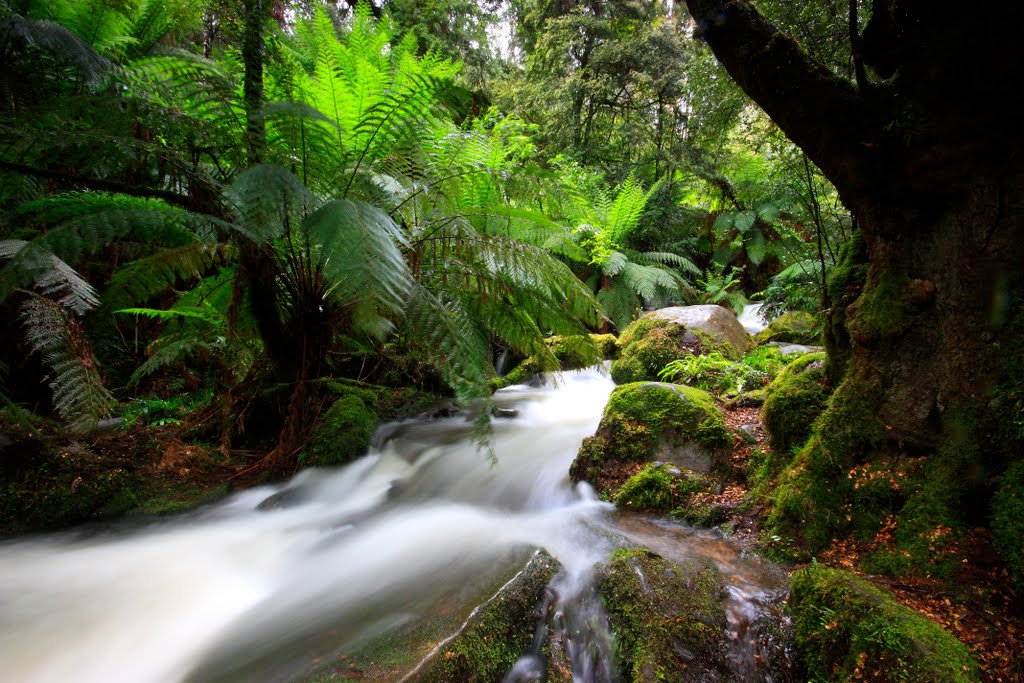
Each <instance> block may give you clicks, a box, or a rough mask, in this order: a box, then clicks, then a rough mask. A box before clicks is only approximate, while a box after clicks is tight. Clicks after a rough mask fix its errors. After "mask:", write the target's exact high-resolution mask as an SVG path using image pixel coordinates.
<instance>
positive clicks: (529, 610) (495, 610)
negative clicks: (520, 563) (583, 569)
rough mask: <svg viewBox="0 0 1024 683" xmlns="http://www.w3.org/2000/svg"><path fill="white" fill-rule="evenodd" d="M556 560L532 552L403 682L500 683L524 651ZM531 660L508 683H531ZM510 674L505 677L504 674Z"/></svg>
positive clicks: (531, 636)
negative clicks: (456, 630)
mask: <svg viewBox="0 0 1024 683" xmlns="http://www.w3.org/2000/svg"><path fill="white" fill-rule="evenodd" d="M559 569H560V565H559V564H558V562H557V560H555V559H554V558H553V557H551V556H550V555H549V554H548V553H546V552H544V551H538V552H537V553H536V554H534V556H533V557H532V558H531V559H530V561H529V562H528V563H527V565H526V567H525V568H524V569H523V571H522V572H520V573H519V574H518V575H517V576H516V577H515V578H513V579H512V580H511V581H510V582H509V583H507V584H506V585H505V586H503V587H502V589H501V590H500V591H499V592H498V593H497V594H496V595H495V596H494V597H493V598H491V599H490V600H489V601H487V602H486V603H484V604H483V605H481V606H480V607H479V608H478V609H477V611H476V612H475V613H474V614H473V616H471V617H470V618H469V620H468V621H467V622H466V624H465V625H464V626H463V628H461V629H460V630H459V632H458V633H457V634H455V635H454V636H453V637H452V638H451V639H450V640H449V641H447V642H445V643H442V644H441V645H439V646H438V647H437V648H436V650H435V651H434V652H433V653H432V654H431V656H430V657H429V658H428V659H427V660H425V661H424V662H423V663H422V664H421V665H420V666H419V667H418V668H417V669H415V670H414V671H413V672H412V673H411V674H410V675H409V676H407V677H406V678H405V679H403V680H405V681H409V682H410V683H416V682H422V683H448V682H450V681H466V682H472V681H480V682H481V683H482V682H483V681H487V682H490V681H500V680H502V679H503V677H504V676H505V675H506V674H510V672H511V671H512V670H513V669H514V667H515V666H516V663H517V662H518V661H520V657H521V656H522V655H523V654H524V653H528V652H529V651H530V647H531V645H532V644H533V641H534V632H535V629H536V627H537V624H538V619H537V605H538V604H540V603H541V601H542V600H543V599H544V595H545V588H546V587H547V585H548V583H549V582H550V581H551V578H552V577H553V576H554V575H555V574H556V573H557V572H558V570H559ZM531 664H532V662H527V664H524V665H523V670H521V671H519V672H517V673H516V674H515V675H516V676H520V677H518V678H513V679H509V680H514V681H523V682H525V681H532V680H534V679H533V678H529V677H528V676H529V675H530V674H531V671H532V669H531V668H530V667H531ZM510 675H511V674H510Z"/></svg>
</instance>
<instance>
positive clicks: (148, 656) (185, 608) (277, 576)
mask: <svg viewBox="0 0 1024 683" xmlns="http://www.w3.org/2000/svg"><path fill="white" fill-rule="evenodd" d="M613 386H614V385H613V383H612V381H611V380H610V379H609V378H608V376H607V374H606V372H604V370H603V369H601V368H593V369H590V370H585V371H578V372H567V373H558V374H557V375H554V376H552V377H551V378H549V381H548V382H547V383H546V384H545V385H544V386H540V387H526V386H518V387H510V388H508V389H504V390H502V391H500V392H498V394H496V396H495V399H496V401H497V402H498V404H499V405H501V406H505V407H510V408H513V409H514V410H515V411H517V414H516V415H515V417H512V418H496V419H495V420H494V433H493V438H492V444H493V449H494V455H495V457H496V462H494V463H492V462H491V461H490V460H489V458H488V457H487V455H486V454H485V453H482V452H480V451H478V449H477V448H476V446H475V445H474V444H473V443H472V440H471V438H470V427H471V424H470V423H468V422H467V421H466V420H465V418H462V417H453V418H444V419H416V420H410V421H406V422H401V423H393V424H390V425H385V426H384V427H382V429H381V431H380V432H378V435H377V441H378V442H379V443H381V445H380V446H379V447H377V448H373V449H371V452H370V453H369V454H368V455H366V456H365V457H362V458H360V459H358V460H356V461H355V462H353V463H352V464H350V465H348V466H345V467H341V468H337V469H330V470H326V469H313V470H306V471H303V472H301V473H299V474H298V475H297V476H296V477H295V478H293V479H292V480H291V481H290V482H288V483H285V484H283V485H280V486H274V487H262V488H257V489H250V490H247V491H244V492H241V493H239V494H236V495H234V496H232V497H231V498H229V499H227V500H226V501H224V502H222V503H220V504H217V505H214V506H210V507H208V508H204V509H202V510H199V511H197V512H194V513H192V514H188V515H184V516H180V517H175V518H172V519H169V520H160V521H154V522H151V523H149V524H147V525H146V526H143V527H141V528H139V527H136V528H131V529H126V528H123V527H113V528H107V529H100V530H97V529H95V528H90V529H87V530H84V531H77V532H68V533H63V534H54V535H48V536H40V537H30V538H27V539H19V540H14V541H8V542H5V543H3V544H0V681H2V682H3V683H7V682H10V683H55V682H58V681H61V682H64V681H68V682H70V681H75V682H76V683H93V682H96V683H100V682H102V683H111V682H114V683H118V682H122V681H123V682H125V683H172V682H178V681H246V682H248V681H291V680H301V679H302V677H303V676H305V675H307V674H308V673H309V671H310V670H311V669H313V668H314V667H315V664H317V663H318V662H319V661H320V656H327V655H329V654H331V653H337V652H339V651H341V650H348V649H351V648H358V647H360V646H362V645H365V644H366V643H370V642H373V641H374V639H380V638H381V637H384V636H386V634H389V633H392V632H395V631H396V630H399V629H407V628H408V627H409V625H410V624H415V623H418V622H419V621H429V620H430V619H431V618H432V615H433V614H434V612H435V611H436V610H437V609H438V605H439V604H446V605H451V604H452V603H456V604H462V603H464V604H463V605H462V606H463V607H465V608H466V610H467V611H466V613H468V609H469V608H472V606H473V605H474V604H477V603H479V601H480V596H481V595H483V594H484V593H485V592H486V591H488V590H490V588H489V587H493V586H495V585H499V586H500V585H501V581H502V580H504V579H502V577H505V578H506V579H507V576H508V572H509V570H510V569H512V570H514V568H515V567H516V566H522V561H523V558H524V557H526V556H528V554H529V549H531V548H538V547H539V548H544V549H546V550H547V551H548V552H549V553H551V555H553V556H554V557H555V558H556V559H558V561H559V562H561V564H562V566H563V567H564V571H563V572H562V573H561V574H560V575H559V576H557V577H556V578H555V580H554V581H553V584H552V590H550V591H549V594H550V595H553V596H557V597H556V598H554V599H556V600H557V601H558V603H559V604H557V605H555V606H554V609H557V613H559V614H562V615H564V617H563V620H562V623H563V625H564V628H566V629H567V631H568V632H569V636H568V638H567V639H568V640H570V647H569V652H570V655H572V658H573V674H574V678H575V679H576V680H577V681H611V680H616V676H615V673H614V667H613V666H612V665H611V663H610V655H609V652H610V649H611V645H610V643H611V636H610V634H609V633H608V631H607V625H606V623H607V619H606V617H604V615H603V613H602V611H601V607H600V602H599V601H598V600H597V599H596V597H595V596H594V591H593V567H594V565H595V564H597V563H599V562H601V561H604V560H606V559H607V558H608V556H609V555H610V554H611V552H612V551H613V550H614V548H615V547H617V546H619V545H623V544H634V543H640V544H644V545H648V546H650V547H651V548H652V549H654V550H655V551H656V552H658V553H660V554H662V555H664V556H665V557H667V558H668V559H671V560H675V561H686V560H700V561H703V562H708V563H711V564H713V565H715V566H716V567H718V569H719V570H720V571H721V573H722V575H723V577H724V578H725V581H726V584H727V585H728V586H729V590H728V594H729V597H728V598H727V602H726V610H727V613H728V615H729V630H730V635H731V636H732V637H733V639H734V641H735V642H736V643H737V647H736V648H735V650H736V652H735V654H734V658H735V659H736V660H737V661H736V662H735V667H736V673H737V674H740V675H742V676H743V678H744V679H747V678H748V676H747V674H746V673H745V672H747V671H748V670H749V671H750V672H751V673H750V676H753V677H752V678H749V679H750V680H757V676H756V675H754V674H753V673H752V672H754V671H755V669H756V667H753V666H751V664H750V662H749V661H746V660H749V659H751V658H752V657H754V656H755V655H754V653H753V652H751V651H750V648H751V646H752V645H751V644H749V643H746V642H745V641H744V632H745V629H746V625H747V624H748V623H749V622H750V621H751V620H752V619H754V618H755V617H756V616H757V614H758V611H759V610H762V609H763V605H764V604H765V603H766V602H767V601H768V600H769V599H770V598H771V597H772V596H776V595H777V594H778V591H779V590H780V588H781V586H782V585H783V584H782V581H781V579H780V578H779V577H778V576H777V575H776V574H775V573H774V572H773V571H772V570H771V569H770V568H768V567H765V566H764V565H762V564H761V563H760V562H758V561H757V560H755V559H751V558H746V557H743V556H742V555H741V554H740V553H739V550H738V549H736V548H735V547H733V546H732V545H730V544H729V543H728V542H726V541H723V540H722V539H721V538H719V537H718V536H716V535H715V534H713V533H711V532H703V531H696V530H692V529H689V528H686V527H684V526H680V525H675V524H672V523H668V522H665V521H659V520H652V519H648V518H644V517H639V516H635V515H620V514H618V513H615V512H614V510H613V508H612V506H611V505H609V504H608V503H604V502H601V501H599V500H598V499H597V498H596V497H595V496H594V494H593V491H592V490H591V489H590V488H589V487H588V486H587V485H586V484H581V485H578V486H575V487H573V486H572V485H571V484H570V482H569V480H568V475H567V472H568V470H569V465H570V463H571V462H572V460H573V458H574V457H575V454H576V451H577V450H578V448H579V446H580V442H581V441H582V439H583V438H584V437H585V436H588V435H590V434H592V433H593V432H594V431H595V430H596V428H597V425H598V422H599V421H600V417H601V412H602V410H603V408H604V405H605V403H606V402H607V400H608V396H609V395H610V393H611V390H612V389H613ZM474 601H475V602H474ZM456 611H457V610H456ZM574 640H578V642H575V643H573V642H572V641H574ZM541 665H542V663H541ZM531 666H536V663H535V662H533V660H532V658H530V657H526V658H524V659H523V660H521V661H520V663H519V664H518V665H517V667H516V670H518V669H520V668H524V669H529V668H530V667H531ZM516 675H518V674H516V673H515V671H514V672H513V674H510V677H509V680H512V679H514V678H515V676H516ZM401 676H402V674H398V675H397V676H395V677H396V678H401ZM516 680H529V678H528V676H526V677H525V678H520V679H516Z"/></svg>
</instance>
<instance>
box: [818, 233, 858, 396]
mask: <svg viewBox="0 0 1024 683" xmlns="http://www.w3.org/2000/svg"><path fill="white" fill-rule="evenodd" d="M867 263H868V258H867V249H866V247H865V245H864V239H863V237H862V236H861V234H860V232H859V231H858V232H855V233H854V235H853V237H851V238H850V241H849V242H847V243H846V244H845V245H843V248H842V250H841V251H840V253H839V262H838V263H837V264H836V265H835V267H833V268H832V271H831V272H830V274H829V278H828V294H829V308H828V315H827V316H826V318H825V328H824V334H823V335H822V336H823V339H824V341H825V350H826V351H827V352H828V362H827V363H826V366H825V371H826V372H827V373H828V378H829V381H830V382H831V383H832V385H833V386H838V385H839V382H840V380H842V378H843V375H845V374H846V370H847V366H848V365H849V362H850V357H851V354H852V352H853V346H852V344H851V341H850V334H849V332H848V331H847V329H846V316H847V313H846V311H847V309H848V308H849V306H850V305H851V304H852V303H853V302H854V301H856V300H857V297H859V296H860V293H861V290H862V289H863V288H864V282H865V281H866V280H867V276H868V265H867Z"/></svg>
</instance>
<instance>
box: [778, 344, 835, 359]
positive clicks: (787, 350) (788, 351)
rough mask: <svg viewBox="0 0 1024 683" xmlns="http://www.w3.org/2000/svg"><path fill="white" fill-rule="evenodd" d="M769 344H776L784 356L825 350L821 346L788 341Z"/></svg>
mask: <svg viewBox="0 0 1024 683" xmlns="http://www.w3.org/2000/svg"><path fill="white" fill-rule="evenodd" d="M767 345H768V346H774V347H775V348H777V349H778V350H779V353H781V354H782V355H783V356H802V355H804V354H807V353H817V352H818V351H824V348H822V347H821V346H805V345H804V344H787V343H786V342H768V344H767Z"/></svg>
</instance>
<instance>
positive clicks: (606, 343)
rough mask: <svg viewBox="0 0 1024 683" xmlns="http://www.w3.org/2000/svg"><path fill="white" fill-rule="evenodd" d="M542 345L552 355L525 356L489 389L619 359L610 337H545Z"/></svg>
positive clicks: (494, 381) (614, 340) (612, 338)
mask: <svg viewBox="0 0 1024 683" xmlns="http://www.w3.org/2000/svg"><path fill="white" fill-rule="evenodd" d="M544 344H545V345H546V346H547V349H548V351H550V352H551V356H547V357H543V355H542V354H539V355H534V356H528V357H527V358H525V359H524V360H523V361H522V362H521V363H519V365H517V366H516V367H514V368H512V370H510V371H509V372H508V374H506V375H505V376H504V377H497V378H495V379H493V380H491V383H490V386H491V390H492V391H497V390H498V389H504V388H505V387H510V386H513V385H515V384H526V383H527V382H529V381H530V380H531V379H533V377H534V376H535V375H538V374H540V373H542V372H547V371H553V370H558V369H561V370H579V369H581V368H587V367H590V366H591V365H596V364H598V363H600V362H601V361H602V360H608V359H612V358H616V357H617V356H618V346H617V343H616V339H615V335H613V334H590V335H577V336H555V337H548V338H547V339H545V340H544ZM552 358H554V359H555V360H556V361H558V362H557V365H556V364H554V363H552V362H551V359H552Z"/></svg>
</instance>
